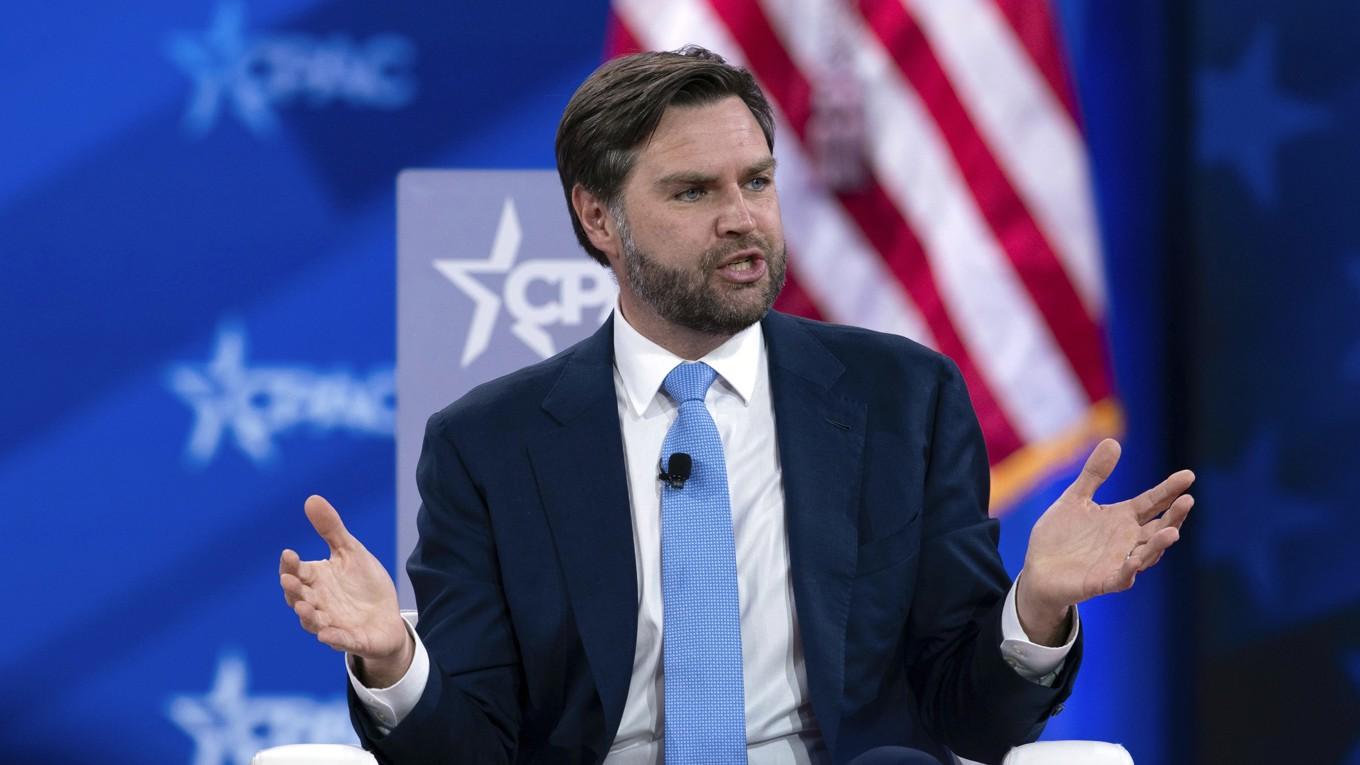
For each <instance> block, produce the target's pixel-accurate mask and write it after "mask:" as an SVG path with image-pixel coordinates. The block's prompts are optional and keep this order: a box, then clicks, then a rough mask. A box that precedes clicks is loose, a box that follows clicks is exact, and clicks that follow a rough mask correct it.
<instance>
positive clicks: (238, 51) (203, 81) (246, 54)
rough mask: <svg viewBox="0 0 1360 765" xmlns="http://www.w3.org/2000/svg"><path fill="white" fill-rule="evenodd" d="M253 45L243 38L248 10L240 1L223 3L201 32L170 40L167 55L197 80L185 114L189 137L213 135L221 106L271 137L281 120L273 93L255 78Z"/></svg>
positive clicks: (186, 33) (178, 34)
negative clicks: (272, 105) (273, 105)
mask: <svg viewBox="0 0 1360 765" xmlns="http://www.w3.org/2000/svg"><path fill="white" fill-rule="evenodd" d="M253 44H254V41H253V40H251V39H250V38H248V37H247V36H246V33H245V9H244V8H243V7H242V5H241V4H240V3H238V2H225V3H221V4H219V5H218V6H217V10H216V12H215V13H214V14H213V18H212V22H211V23H210V24H209V25H208V29H207V30H206V31H204V32H202V33H188V32H176V33H174V34H172V35H170V39H169V40H168V41H167V43H166V46H165V52H166V54H167V55H168V56H169V57H170V58H171V60H173V61H174V62H175V63H176V64H178V65H179V67H180V68H181V69H182V70H184V73H185V74H187V75H189V77H190V78H191V79H193V81H194V94H193V96H192V97H191V98H190V100H189V108H188V109H187V110H186V111H185V113H184V127H185V129H186V130H187V131H188V132H189V133H191V134H193V135H195V136H202V135H204V134H206V133H207V132H208V131H209V130H211V129H212V127H213V125H215V124H216V123H217V117H218V114H219V113H220V111H221V109H222V104H223V102H225V103H226V104H227V105H228V106H229V107H230V108H231V109H232V110H233V111H234V112H235V114H236V116H237V117H238V118H240V120H241V122H243V123H245V125H246V127H248V128H249V129H250V130H251V132H253V133H255V134H256V135H266V134H269V133H271V132H273V130H274V129H275V127H276V126H277V124H278V120H277V119H276V118H275V116H274V111H273V109H271V108H270V106H269V94H268V93H267V92H266V91H265V89H264V88H263V87H261V85H260V83H259V82H258V81H257V79H256V78H255V77H252V76H251V71H250V64H251V59H250V56H251V52H252V49H253Z"/></svg>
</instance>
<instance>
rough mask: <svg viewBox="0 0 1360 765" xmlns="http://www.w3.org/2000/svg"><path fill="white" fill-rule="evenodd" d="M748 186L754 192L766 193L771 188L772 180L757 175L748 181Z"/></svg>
mask: <svg viewBox="0 0 1360 765" xmlns="http://www.w3.org/2000/svg"><path fill="white" fill-rule="evenodd" d="M746 185H747V186H750V187H751V190H752V191H764V190H765V189H768V188H769V187H770V179H769V178H767V177H766V176H763V175H757V176H756V177H754V178H752V179H751V180H749V181H747V182H746Z"/></svg>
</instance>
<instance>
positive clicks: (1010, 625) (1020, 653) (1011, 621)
mask: <svg viewBox="0 0 1360 765" xmlns="http://www.w3.org/2000/svg"><path fill="white" fill-rule="evenodd" d="M1019 583H1020V580H1019V579H1016V580H1015V584H1012V585H1011V591H1010V592H1009V593H1008V594H1007V595H1006V605H1005V607H1004V608H1003V609H1002V611H1001V658H1002V659H1004V660H1005V661H1006V663H1007V664H1009V665H1011V668H1012V669H1014V670H1015V671H1016V673H1017V674H1019V675H1020V676H1021V677H1023V678H1025V679H1026V680H1029V681H1030V682H1033V683H1038V684H1039V685H1043V686H1047V687H1052V686H1053V681H1054V680H1056V679H1057V677H1058V673H1059V672H1061V671H1062V668H1063V662H1065V661H1066V660H1067V654H1068V653H1069V652H1071V650H1072V645H1073V644H1074V643H1076V642H1077V633H1079V632H1080V631H1081V617H1079V616H1078V615H1077V607H1076V606H1072V631H1071V632H1069V633H1068V634H1067V642H1066V643H1064V644H1063V645H1060V646H1057V647H1056V648H1055V647H1051V646H1046V645H1039V644H1037V643H1034V642H1033V641H1031V640H1030V639H1029V635H1027V634H1025V628H1024V627H1021V626H1020V613H1019V612H1018V611H1017V610H1016V608H1015V588H1016V587H1017V586H1018V585H1019Z"/></svg>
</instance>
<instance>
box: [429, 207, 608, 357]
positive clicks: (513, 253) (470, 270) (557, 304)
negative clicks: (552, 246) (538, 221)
mask: <svg viewBox="0 0 1360 765" xmlns="http://www.w3.org/2000/svg"><path fill="white" fill-rule="evenodd" d="M523 238H524V234H523V229H522V228H521V227H520V221H519V212H518V211H517V210H516V208H515V200H514V199H512V198H507V199H506V200H505V204H503V205H502V206H501V217H500V222H499V223H498V224H497V226H496V235H495V238H494V239H493V240H492V243H491V252H490V253H489V254H488V255H487V257H486V258H485V259H484V260H455V259H443V260H436V261H434V262H433V265H434V267H435V269H436V270H437V271H439V273H440V274H443V276H444V277H445V278H446V279H448V280H449V281H450V282H453V284H454V286H456V287H457V288H458V289H460V290H462V292H463V294H465V295H467V296H468V297H469V298H471V299H472V302H473V306H474V307H473V310H472V321H471V323H470V324H469V325H468V334H467V342H466V343H465V344H464V345H463V354H462V357H461V359H460V364H461V365H462V366H463V367H464V368H466V367H467V366H468V365H469V364H471V363H472V362H474V361H476V360H477V358H478V357H480V356H481V355H482V354H483V353H484V352H486V349H487V346H489V345H490V343H491V336H492V333H493V330H494V329H495V327H496V319H497V317H498V316H499V315H500V313H501V309H502V308H505V310H506V312H507V313H509V314H510V316H511V318H512V319H513V320H514V321H513V323H512V324H511V325H510V331H511V332H512V333H513V334H514V335H515V337H517V338H519V339H520V341H521V342H523V343H524V344H525V345H526V346H528V348H529V349H530V350H532V351H533V352H534V353H536V354H538V356H539V358H544V359H546V358H548V357H549V356H552V355H553V354H554V353H556V352H557V347H556V343H554V341H553V336H552V334H550V333H549V332H548V328H549V327H553V326H560V325H566V326H573V325H579V324H581V322H582V321H583V320H584V318H583V313H584V311H585V310H587V309H591V308H595V309H598V310H597V314H596V319H597V321H596V324H599V323H602V322H603V321H604V320H605V318H606V317H607V316H608V315H609V312H610V310H612V308H613V305H614V296H615V294H616V293H617V287H616V285H615V284H614V283H613V281H612V280H611V279H610V278H609V277H608V273H609V272H608V271H606V270H605V269H603V268H601V267H600V266H599V265H597V264H596V263H594V262H593V261H590V262H586V261H584V259H579V260H530V261H525V262H523V263H519V264H518V265H516V259H517V258H518V256H519V247H520V243H521V241H522V240H523ZM490 275H504V276H505V279H504V285H503V288H502V291H501V293H500V294H498V293H496V292H495V291H493V290H491V289H489V288H488V287H487V286H486V285H485V284H483V283H482V281H481V279H479V278H478V277H485V276H490ZM535 283H545V284H547V285H548V286H549V291H552V288H556V298H555V299H553V300H549V301H546V302H534V301H532V300H530V292H531V285H533V284H535Z"/></svg>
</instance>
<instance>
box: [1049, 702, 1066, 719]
mask: <svg viewBox="0 0 1360 765" xmlns="http://www.w3.org/2000/svg"><path fill="white" fill-rule="evenodd" d="M1061 711H1063V705H1062V704H1061V703H1059V704H1055V705H1054V706H1053V711H1051V712H1049V713H1048V716H1049V717H1057V716H1058V713H1059V712H1061Z"/></svg>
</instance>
